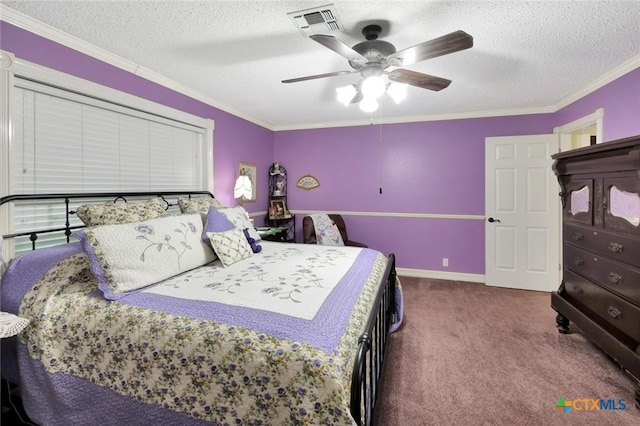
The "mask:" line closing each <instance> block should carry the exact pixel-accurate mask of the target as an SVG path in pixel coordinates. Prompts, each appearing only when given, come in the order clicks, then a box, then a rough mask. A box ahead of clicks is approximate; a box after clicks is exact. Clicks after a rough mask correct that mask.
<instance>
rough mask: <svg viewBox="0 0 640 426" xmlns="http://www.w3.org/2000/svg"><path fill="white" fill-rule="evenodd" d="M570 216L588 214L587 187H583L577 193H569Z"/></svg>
mask: <svg viewBox="0 0 640 426" xmlns="http://www.w3.org/2000/svg"><path fill="white" fill-rule="evenodd" d="M570 206H571V210H570V212H571V214H572V215H574V216H575V215H577V214H578V213H583V212H584V213H587V212H589V187H588V186H583V187H582V188H580V189H578V190H577V191H571V204H570Z"/></svg>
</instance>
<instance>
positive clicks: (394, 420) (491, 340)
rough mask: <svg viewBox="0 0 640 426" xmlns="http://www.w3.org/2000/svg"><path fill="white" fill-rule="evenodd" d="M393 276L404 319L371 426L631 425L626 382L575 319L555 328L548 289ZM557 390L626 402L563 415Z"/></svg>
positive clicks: (634, 413)
mask: <svg viewBox="0 0 640 426" xmlns="http://www.w3.org/2000/svg"><path fill="white" fill-rule="evenodd" d="M401 282H402V287H403V292H404V304H405V305H404V306H405V310H404V321H403V325H402V327H401V328H400V329H399V330H398V331H397V332H396V333H394V334H393V335H392V337H391V346H390V351H389V355H388V358H387V361H386V366H385V372H384V377H383V383H382V393H381V395H380V398H379V400H378V405H377V408H376V414H377V416H376V424H377V425H378V426H387V425H398V426H411V425H420V426H424V425H640V411H639V410H638V409H637V408H636V407H635V405H634V390H635V387H634V386H635V381H634V380H633V379H632V378H631V377H629V376H628V375H626V374H625V373H623V372H622V371H621V370H620V368H619V367H618V366H617V365H616V364H615V363H614V362H613V361H612V360H611V359H610V358H609V357H607V356H606V355H605V354H604V353H603V352H602V351H600V350H599V349H598V348H597V347H596V346H594V345H592V344H591V343H589V342H588V341H587V340H586V339H585V338H584V337H583V336H582V335H581V334H580V332H579V330H578V329H576V328H575V326H573V325H572V333H571V334H568V335H562V334H559V333H558V331H557V329H556V327H555V316H556V313H555V311H553V309H552V308H551V307H550V294H549V293H543V292H533V291H526V290H515V289H505V288H496V287H487V286H485V285H484V284H478V283H468V282H459V281H444V280H433V279H425V278H409V277H401ZM560 397H563V398H564V399H565V400H566V401H573V400H577V399H584V398H587V399H604V400H608V399H615V400H616V405H615V407H616V408H622V406H621V405H620V401H618V400H624V404H625V406H626V409H618V410H577V409H571V410H569V411H568V412H566V413H564V412H563V410H562V409H559V408H556V404H557V402H558V398H560ZM577 406H578V407H582V405H581V403H578V404H577ZM587 407H589V408H591V407H590V404H589V403H587Z"/></svg>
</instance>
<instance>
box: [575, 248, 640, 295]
mask: <svg viewBox="0 0 640 426" xmlns="http://www.w3.org/2000/svg"><path fill="white" fill-rule="evenodd" d="M564 264H565V266H566V267H567V268H569V269H571V270H572V271H575V272H577V273H579V274H580V275H583V276H585V277H587V278H590V279H591V280H593V281H595V282H596V283H598V284H600V285H602V286H603V287H606V288H608V289H610V290H611V291H613V292H615V293H617V294H619V295H621V296H623V297H625V298H627V299H628V300H629V301H631V302H632V303H634V304H637V305H640V269H637V268H633V267H631V266H628V265H626V264H624V263H619V262H615V261H613V260H609V259H608V258H606V257H603V256H600V255H597V254H593V253H590V252H588V251H585V250H582V249H579V248H577V247H574V246H573V245H571V244H565V245H564Z"/></svg>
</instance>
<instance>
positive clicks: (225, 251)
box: [207, 228, 253, 267]
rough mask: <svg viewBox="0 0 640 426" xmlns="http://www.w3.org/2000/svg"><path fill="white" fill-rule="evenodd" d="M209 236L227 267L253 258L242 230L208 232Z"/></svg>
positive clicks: (214, 248)
mask: <svg viewBox="0 0 640 426" xmlns="http://www.w3.org/2000/svg"><path fill="white" fill-rule="evenodd" d="M207 235H208V236H209V239H210V240H211V245H212V246H213V250H214V251H215V252H216V254H217V255H218V258H220V261H221V262H222V264H223V265H224V266H225V267H227V266H231V265H233V264H234V263H236V262H239V261H241V260H244V259H247V258H249V257H251V256H253V251H252V250H251V246H250V245H249V243H248V242H247V238H246V237H245V236H244V232H243V231H242V229H240V228H233V229H230V230H228V231H221V232H208V233H207Z"/></svg>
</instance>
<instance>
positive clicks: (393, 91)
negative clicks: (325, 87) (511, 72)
mask: <svg viewBox="0 0 640 426" xmlns="http://www.w3.org/2000/svg"><path fill="white" fill-rule="evenodd" d="M381 31H382V28H381V27H380V26H379V25H367V26H366V27H364V28H363V29H362V34H363V35H364V36H365V38H366V41H363V42H361V43H358V44H356V45H355V46H353V47H349V46H348V45H346V44H345V43H343V42H342V41H340V40H338V39H337V38H335V37H334V36H330V35H324V34H316V35H311V36H309V38H311V39H312V40H313V41H316V42H318V43H320V44H321V45H323V46H325V47H326V48H328V49H331V50H333V51H334V52H336V53H337V54H339V55H341V56H342V57H344V58H346V59H347V60H348V61H349V65H350V66H351V68H353V71H336V72H330V73H325V74H316V75H310V76H306V77H298V78H292V79H288V80H282V82H283V83H297V82H300V81H307V80H314V79H318V78H325V77H334V76H338V75H344V74H354V73H360V75H361V76H362V79H361V80H360V81H358V82H357V83H356V84H353V85H350V86H346V87H341V88H338V89H337V91H338V97H339V99H340V100H341V101H342V102H343V103H344V104H345V105H348V104H349V103H356V102H360V101H362V102H361V104H360V107H361V108H362V109H363V110H365V111H367V110H370V111H375V110H376V109H377V107H378V103H377V99H378V98H379V97H380V96H382V95H383V94H384V93H385V91H387V93H388V94H389V95H390V96H391V97H392V98H394V100H395V101H396V102H399V101H400V100H402V99H403V91H404V93H406V87H407V86H406V85H411V86H415V87H420V88H422V89H428V90H434V91H439V90H442V89H444V88H446V87H447V86H449V84H450V83H451V80H448V79H446V78H441V77H436V76H433V75H429V74H423V73H420V72H416V71H410V70H407V69H403V68H394V69H392V70H387V68H389V67H400V66H407V65H411V64H415V63H416V62H420V61H424V60H426V59H431V58H436V57H438V56H443V55H448V54H450V53H454V52H458V51H460V50H464V49H468V48H470V47H472V46H473V37H471V36H470V35H469V34H467V33H465V32H464V31H454V32H452V33H449V34H446V35H443V36H441V37H438V38H435V39H433V40H429V41H426V42H424V43H420V44H417V45H415V46H413V47H409V48H407V49H404V50H400V51H396V48H395V46H394V45H393V44H391V43H389V42H386V41H383V40H378V36H379V34H380V33H381ZM394 83H395V84H394Z"/></svg>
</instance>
